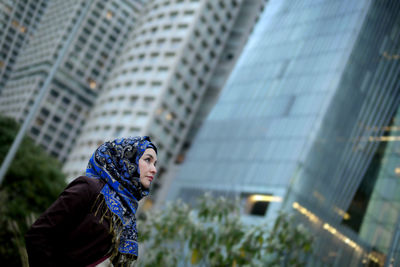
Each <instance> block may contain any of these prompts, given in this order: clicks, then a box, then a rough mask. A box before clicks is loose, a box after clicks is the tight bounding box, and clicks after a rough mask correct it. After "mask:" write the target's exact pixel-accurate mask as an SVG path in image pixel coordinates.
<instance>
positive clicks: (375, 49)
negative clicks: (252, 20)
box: [169, 0, 400, 266]
mask: <svg viewBox="0 0 400 267" xmlns="http://www.w3.org/2000/svg"><path fill="white" fill-rule="evenodd" d="M399 28H400V3H399V2H398V1H394V0H392V1H353V0H352V1H320V0H298V1H278V0H275V1H274V0H273V1H270V2H269V3H268V6H267V8H266V10H265V12H264V13H263V14H262V16H261V18H260V21H259V23H258V24H257V25H256V28H255V30H254V32H253V34H252V36H251V37H250V39H249V42H248V43H247V45H246V47H245V49H244V51H243V53H242V55H241V57H240V58H239V60H238V63H237V65H236V67H235V68H234V70H233V71H232V74H231V76H230V78H229V79H228V81H227V83H226V86H225V87H224V89H223V91H222V93H221V96H220V98H219V100H218V102H217V103H216V105H215V106H214V108H213V109H212V111H211V113H210V115H209V116H208V117H207V120H206V121H205V122H204V124H203V126H202V128H201V130H200V131H199V134H198V135H197V137H196V138H195V140H194V142H193V144H192V147H191V149H190V151H189V152H188V153H187V156H186V160H185V161H184V163H183V164H182V167H181V168H180V170H179V172H178V175H177V178H176V180H175V184H174V186H173V187H172V190H171V191H170V195H169V198H171V199H172V198H176V197H180V198H183V199H185V200H186V201H192V200H193V199H194V198H195V197H196V196H198V195H200V194H202V193H203V192H204V191H211V192H214V193H215V194H225V195H227V196H231V195H236V196H239V197H241V198H242V199H243V202H244V203H246V205H245V207H246V208H247V209H246V213H248V214H249V215H253V216H261V217H262V218H265V219H267V220H269V221H273V220H274V218H275V217H276V215H277V212H278V211H279V210H288V211H291V212H294V213H295V214H297V215H298V216H297V218H298V220H299V221H303V222H304V223H306V224H307V225H308V226H309V228H310V229H311V231H313V232H314V233H315V240H314V253H313V256H312V257H310V258H309V263H310V264H311V265H312V266H314V265H315V264H316V265H318V264H320V265H323V266H327V265H329V266H363V264H370V265H369V266H383V263H384V262H385V260H386V257H387V255H388V253H389V251H391V249H390V247H391V246H392V247H393V245H391V244H393V242H392V240H391V236H393V235H394V232H395V229H396V228H397V229H398V226H397V225H396V223H397V220H398V211H397V212H396V213H392V214H391V216H393V218H392V217H390V218H387V217H383V215H382V214H379V215H375V212H376V210H377V209H381V208H382V209H383V210H382V212H385V211H387V212H390V210H392V209H396V208H398V207H397V206H396V205H397V204H396V202H394V203H393V202H392V203H391V204H393V206H391V204H388V202H383V199H382V198H384V195H385V190H386V189H385V188H388V187H389V186H393V187H392V188H391V190H397V191H396V192H388V194H389V195H388V197H389V198H388V199H389V202H391V199H397V197H394V196H395V195H396V194H397V195H398V194H399V191H398V186H397V185H398V183H397V181H395V180H393V177H394V176H396V175H397V167H396V166H397V165H396V164H397V163H395V160H394V159H393V157H392V156H393V152H390V149H391V147H393V145H392V146H391V145H390V144H391V142H394V141H396V140H397V137H395V138H393V137H390V136H388V133H389V132H390V131H389V130H387V129H391V132H392V133H393V134H396V132H394V129H397V128H396V123H394V121H395V120H393V117H394V115H395V112H396V110H397V109H398V107H399V103H400V84H399V79H398V75H399V71H400V62H399V59H400V55H399V51H400V50H399V48H400V46H399V44H400V42H399V38H400V31H399ZM391 155H392V156H391ZM391 157H392V158H391ZM390 158H391V159H390ZM389 161H391V163H389ZM383 184H384V185H383ZM394 185H396V186H394ZM382 190H383V191H382ZM379 194H380V196H379ZM393 194H395V195H393ZM385 200H386V199H385ZM385 214H387V213H385ZM378 216H379V217H378ZM380 233H382V235H380ZM378 236H379V238H378ZM397 246H398V245H397ZM398 248H399V247H397V253H398ZM395 249H396V248H395ZM393 255H395V253H393ZM386 262H387V261H386ZM313 264H314V265H313ZM318 266H319V265H318Z"/></svg>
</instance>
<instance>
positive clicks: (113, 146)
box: [86, 136, 157, 263]
mask: <svg viewBox="0 0 400 267" xmlns="http://www.w3.org/2000/svg"><path fill="white" fill-rule="evenodd" d="M147 148H153V149H154V150H155V151H156V152H157V148H156V146H155V145H154V144H153V143H152V142H151V140H150V138H149V137H148V136H143V137H140V136H137V137H129V138H121V139H116V140H114V141H111V142H106V143H104V144H102V145H101V146H100V147H99V148H98V149H97V150H96V151H95V152H94V154H93V156H92V157H91V159H90V160H89V164H88V166H87V169H86V176H88V177H92V178H96V179H102V180H104V181H105V183H106V184H105V185H104V187H103V189H102V190H101V191H100V194H101V195H102V196H103V197H104V202H105V204H106V205H107V208H108V210H109V211H111V212H112V216H111V221H110V227H111V229H112V232H113V234H114V238H113V243H114V252H113V254H112V256H111V257H112V260H113V259H114V258H115V257H117V258H116V259H117V262H118V263H123V262H129V261H132V260H134V259H136V257H137V256H138V244H137V230H136V218H135V214H136V210H137V207H138V201H139V200H140V199H141V198H142V197H144V196H147V195H148V194H149V190H148V189H146V188H144V187H143V185H142V184H141V183H140V170H139V159H140V157H141V156H142V155H143V153H144V151H145V150H146V149H147Z"/></svg>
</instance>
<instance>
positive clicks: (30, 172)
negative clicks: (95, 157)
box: [0, 117, 66, 266]
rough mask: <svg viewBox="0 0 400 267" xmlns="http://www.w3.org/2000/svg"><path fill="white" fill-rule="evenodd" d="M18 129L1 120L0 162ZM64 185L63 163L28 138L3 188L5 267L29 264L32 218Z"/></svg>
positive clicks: (0, 230) (0, 215) (1, 255)
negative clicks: (27, 234)
mask: <svg viewBox="0 0 400 267" xmlns="http://www.w3.org/2000/svg"><path fill="white" fill-rule="evenodd" d="M18 128H19V126H18V124H17V123H16V122H15V121H14V120H13V119H10V118H4V117H0V162H2V161H3V160H4V158H5V155H6V154H7V152H8V149H9V148H10V146H11V144H12V142H13V140H14V138H15V136H16V134H17V131H18ZM65 185H66V183H65V177H64V175H63V174H62V172H61V165H60V163H59V162H58V161H57V160H55V159H54V158H52V157H50V156H48V155H47V154H46V153H45V152H44V151H43V150H42V149H41V148H40V147H38V146H36V145H35V144H34V142H33V140H31V139H30V138H28V137H25V138H24V139H23V141H22V143H21V146H20V148H19V150H18V151H17V153H16V156H15V158H14V160H13V162H12V164H11V166H10V168H9V170H8V172H7V174H6V176H5V178H4V181H3V183H2V185H1V186H0V201H1V204H2V205H1V208H0V260H1V262H2V264H4V266H21V265H23V264H26V258H25V256H24V255H25V254H24V253H25V252H24V246H25V242H24V234H25V232H26V230H27V229H28V227H29V226H30V224H31V223H32V216H35V215H38V214H40V213H42V212H43V211H44V210H45V209H46V208H47V207H48V206H50V204H51V203H52V202H53V201H54V200H55V199H56V198H57V197H58V195H59V193H60V192H61V191H62V190H63V189H64V187H65ZM27 220H28V221H27ZM21 253H22V254H21Z"/></svg>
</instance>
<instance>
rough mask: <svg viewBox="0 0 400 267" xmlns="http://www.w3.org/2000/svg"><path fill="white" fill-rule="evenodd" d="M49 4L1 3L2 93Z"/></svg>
mask: <svg viewBox="0 0 400 267" xmlns="http://www.w3.org/2000/svg"><path fill="white" fill-rule="evenodd" d="M47 4H48V1H47V0H41V1H31V0H29V1H23V0H19V1H11V0H7V1H2V2H1V3H0V91H1V89H2V88H3V87H4V85H5V84H6V82H7V80H8V79H9V78H10V76H11V72H12V70H13V67H14V64H15V62H16V60H17V57H18V55H19V53H20V51H21V49H22V48H23V47H24V46H26V45H27V43H28V42H29V40H30V39H32V36H33V35H34V32H35V30H36V28H37V24H38V23H39V22H40V19H41V17H42V15H43V13H44V11H45V9H46V7H47Z"/></svg>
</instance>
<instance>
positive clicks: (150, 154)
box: [144, 154, 154, 159]
mask: <svg viewBox="0 0 400 267" xmlns="http://www.w3.org/2000/svg"><path fill="white" fill-rule="evenodd" d="M144 155H145V156H149V157H151V158H152V159H154V157H153V155H151V154H144Z"/></svg>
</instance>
